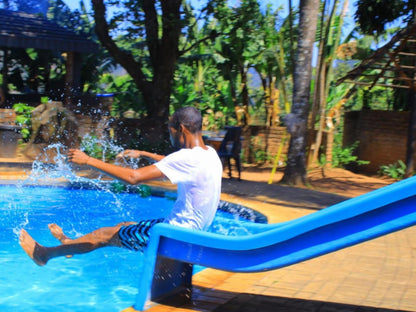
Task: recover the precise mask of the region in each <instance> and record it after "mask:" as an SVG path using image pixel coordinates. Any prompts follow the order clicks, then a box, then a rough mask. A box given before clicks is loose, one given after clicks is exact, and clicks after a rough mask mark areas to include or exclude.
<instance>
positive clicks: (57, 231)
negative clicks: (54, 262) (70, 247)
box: [48, 223, 72, 258]
mask: <svg viewBox="0 0 416 312" xmlns="http://www.w3.org/2000/svg"><path fill="white" fill-rule="evenodd" d="M48 228H49V230H50V231H51V233H52V235H53V236H54V237H55V238H56V239H57V240H59V241H60V242H61V244H65V243H66V242H69V241H71V239H70V238H69V237H68V236H66V235H65V234H64V231H63V230H62V228H61V227H60V226H59V225H57V224H55V223H51V224H48ZM65 257H67V258H72V255H66V256H65Z"/></svg>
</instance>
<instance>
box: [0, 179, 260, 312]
mask: <svg viewBox="0 0 416 312" xmlns="http://www.w3.org/2000/svg"><path fill="white" fill-rule="evenodd" d="M173 202H174V198H172V197H171V196H165V197H159V196H148V197H141V196H140V195H138V194H137V193H132V192H120V193H115V192H113V191H110V189H108V188H101V189H98V190H97V189H89V188H67V187H44V186H16V185H0V211H1V218H0V222H1V230H0V244H1V246H0V262H1V268H2V269H1V270H0V279H1V281H2V283H0V294H1V296H0V310H1V311H15V312H20V311H22V312H23V311H25V312H35V311H36V312H39V311H45V312H48V311H53V310H57V311H60V312H65V311H71V312H81V311H82V312H85V311H121V310H122V309H125V308H126V307H128V306H131V305H132V304H133V303H134V300H135V296H136V293H137V285H138V279H139V278H140V277H139V276H138V274H139V272H140V269H141V263H142V254H141V253H137V252H132V251H128V250H125V249H120V248H103V249H100V250H96V251H94V252H92V253H89V254H85V255H79V256H74V257H72V258H70V259H67V258H57V259H52V260H51V261H50V262H49V263H48V264H47V265H46V266H44V267H39V266H37V265H35V264H34V263H33V262H32V260H31V259H30V258H29V257H27V255H26V254H25V252H24V251H23V250H22V249H21V248H20V246H19V243H18V234H19V231H20V229H21V228H25V229H26V230H27V231H28V232H29V233H30V234H31V235H32V236H33V238H34V239H36V240H38V241H39V242H40V243H41V244H43V245H46V246H48V245H56V244H57V243H59V242H58V241H57V240H56V239H55V238H54V237H53V236H52V235H51V234H50V232H49V230H48V226H47V225H48V224H49V223H57V224H58V225H60V226H61V227H62V228H63V230H64V232H65V233H66V234H67V235H68V236H70V237H78V236H81V235H83V234H85V233H88V232H91V231H93V230H95V229H96V228H98V227H102V226H109V225H115V224H117V223H119V222H122V221H129V220H140V219H143V218H159V217H164V216H166V215H167V214H168V212H169V211H170V208H171V207H172V205H173ZM223 206H229V204H227V203H224V204H223ZM234 208H235V207H234ZM237 208H238V209H237V210H241V209H240V208H239V207H237ZM243 211H244V215H245V217H242V216H241V214H239V215H236V214H231V213H229V212H223V211H219V212H218V213H217V215H216V218H215V220H214V223H213V226H212V227H211V229H210V231H213V232H220V233H223V234H226V235H243V234H247V231H246V229H245V228H244V223H246V222H247V221H248V220H247V219H251V218H253V217H254V218H255V216H254V215H251V216H250V210H244V209H243Z"/></svg>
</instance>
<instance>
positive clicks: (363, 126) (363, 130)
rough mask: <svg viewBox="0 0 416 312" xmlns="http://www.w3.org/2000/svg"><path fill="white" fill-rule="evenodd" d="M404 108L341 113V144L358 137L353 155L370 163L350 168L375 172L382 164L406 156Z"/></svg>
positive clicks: (407, 122) (346, 143) (345, 145)
mask: <svg viewBox="0 0 416 312" xmlns="http://www.w3.org/2000/svg"><path fill="white" fill-rule="evenodd" d="M408 124H409V113H408V112H394V111H375V110H363V111H352V112H347V113H345V116H344V137H343V146H344V147H347V146H351V145H352V144H354V142H356V141H358V142H359V144H358V147H357V149H356V152H355V155H357V156H358V158H359V159H360V160H368V161H370V164H368V165H362V166H358V167H352V168H350V169H352V170H354V171H357V172H362V173H371V174H375V173H377V172H378V170H379V169H380V166H382V165H390V164H394V163H396V162H397V161H398V160H402V161H405V159H406V149H407V147H406V144H407V132H408Z"/></svg>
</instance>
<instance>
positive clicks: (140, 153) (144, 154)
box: [116, 150, 165, 161]
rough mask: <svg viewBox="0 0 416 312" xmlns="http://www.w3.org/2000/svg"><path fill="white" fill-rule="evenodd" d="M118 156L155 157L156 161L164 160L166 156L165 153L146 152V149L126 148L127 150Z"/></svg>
mask: <svg viewBox="0 0 416 312" xmlns="http://www.w3.org/2000/svg"><path fill="white" fill-rule="evenodd" d="M116 157H117V158H121V157H132V158H139V157H147V158H150V159H153V160H155V161H159V160H162V159H163V158H165V156H163V155H159V154H155V153H150V152H146V151H139V150H125V151H123V152H121V153H119V154H118V155H117V156H116Z"/></svg>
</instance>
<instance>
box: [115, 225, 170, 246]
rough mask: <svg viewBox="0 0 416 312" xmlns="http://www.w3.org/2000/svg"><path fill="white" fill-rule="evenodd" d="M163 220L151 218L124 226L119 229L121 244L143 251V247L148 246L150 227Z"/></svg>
mask: <svg viewBox="0 0 416 312" xmlns="http://www.w3.org/2000/svg"><path fill="white" fill-rule="evenodd" d="M163 221H164V219H163V218H162V219H151V220H143V221H139V222H137V223H136V224H131V225H127V226H122V227H121V228H120V230H119V231H118V237H119V239H120V241H121V244H122V245H123V246H124V247H126V248H127V249H130V250H133V251H142V250H143V248H144V247H146V246H147V241H148V240H149V230H150V228H151V227H152V226H153V225H155V224H157V223H161V222H163Z"/></svg>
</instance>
